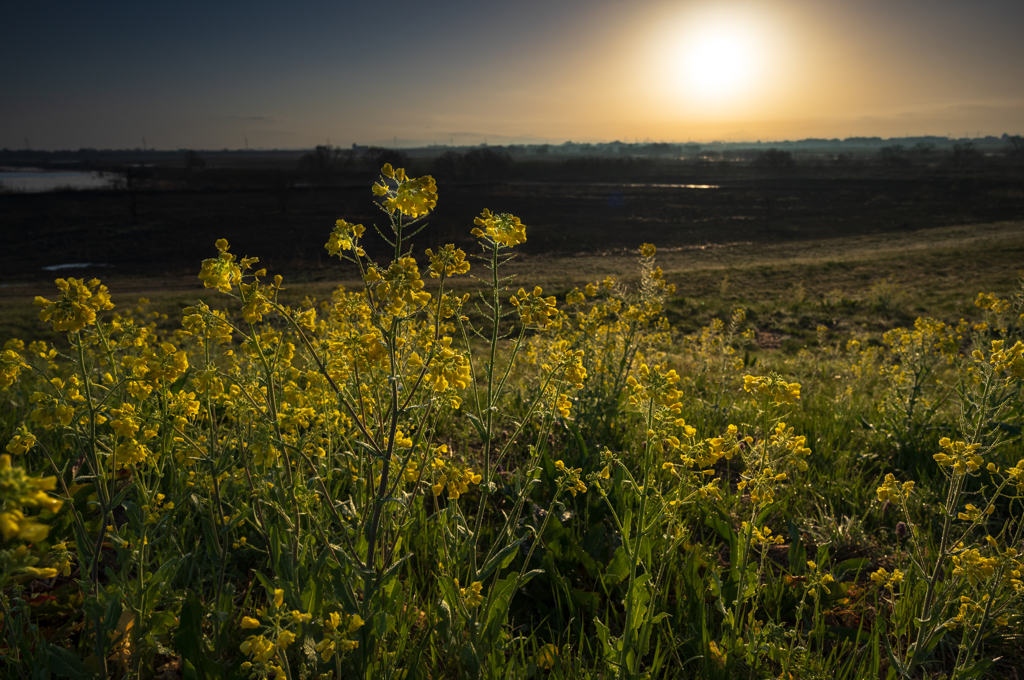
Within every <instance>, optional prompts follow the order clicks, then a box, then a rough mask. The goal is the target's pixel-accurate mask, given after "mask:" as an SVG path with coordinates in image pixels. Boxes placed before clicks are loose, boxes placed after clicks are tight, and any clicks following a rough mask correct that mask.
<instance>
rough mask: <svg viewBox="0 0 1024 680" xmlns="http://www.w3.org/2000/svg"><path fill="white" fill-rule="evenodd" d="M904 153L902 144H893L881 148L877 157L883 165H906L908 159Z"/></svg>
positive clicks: (908, 161)
mask: <svg viewBox="0 0 1024 680" xmlns="http://www.w3.org/2000/svg"><path fill="white" fill-rule="evenodd" d="M906 151H907V150H906V149H904V148H903V145H902V144H893V145H892V146H883V147H882V148H881V149H879V150H878V156H879V158H881V159H882V163H883V164H885V165H894V166H895V165H908V164H909V163H910V159H908V158H907V156H906Z"/></svg>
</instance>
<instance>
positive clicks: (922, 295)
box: [0, 222, 1024, 341]
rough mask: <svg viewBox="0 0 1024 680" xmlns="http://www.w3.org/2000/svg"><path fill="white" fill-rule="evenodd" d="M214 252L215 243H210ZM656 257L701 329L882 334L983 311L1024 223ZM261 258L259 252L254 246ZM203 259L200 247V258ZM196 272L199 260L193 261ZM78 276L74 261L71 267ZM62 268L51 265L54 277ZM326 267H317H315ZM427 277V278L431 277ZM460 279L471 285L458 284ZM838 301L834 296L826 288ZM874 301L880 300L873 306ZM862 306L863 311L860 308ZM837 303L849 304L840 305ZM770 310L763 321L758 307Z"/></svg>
mask: <svg viewBox="0 0 1024 680" xmlns="http://www.w3.org/2000/svg"><path fill="white" fill-rule="evenodd" d="M211 249H212V244H211ZM659 253H660V255H659V258H658V264H659V266H660V267H661V268H662V269H663V270H664V271H665V275H666V277H667V279H668V280H669V281H670V282H672V283H675V284H676V288H677V293H676V295H675V296H672V297H670V299H669V300H668V301H667V303H666V307H667V313H668V314H669V316H670V318H671V319H672V321H673V323H675V324H677V325H679V327H680V328H681V329H682V330H690V331H692V330H695V329H696V328H699V327H700V326H704V325H706V324H707V323H708V322H709V320H710V319H711V318H712V317H713V316H719V317H724V316H728V314H729V313H730V312H731V309H732V308H733V307H735V306H737V305H739V306H743V307H745V308H746V309H748V310H750V312H751V314H753V315H754V316H753V317H752V320H754V319H757V322H756V324H755V325H756V326H757V327H758V329H759V330H760V331H762V332H764V333H772V334H780V333H781V334H787V335H795V336H796V337H798V338H806V337H809V336H808V332H812V333H813V331H814V329H815V328H816V327H817V325H818V324H819V323H824V324H826V325H840V326H841V327H844V328H846V329H847V331H850V330H853V327H858V328H863V329H865V330H869V329H870V330H874V331H878V330H881V329H885V328H889V327H892V325H894V324H907V323H909V322H912V321H913V319H914V318H915V316H917V315H919V314H924V313H928V314H932V315H941V316H942V317H943V318H946V319H952V320H955V319H957V318H960V317H961V316H966V317H968V318H974V317H976V316H977V314H978V310H977V308H975V307H974V305H973V297H972V295H971V294H970V293H971V291H975V290H977V291H981V290H1003V291H1007V290H1011V289H1012V288H1013V286H1014V285H1015V281H1016V275H1017V270H1018V269H1019V268H1020V267H1021V266H1022V264H1021V263H1024V222H997V223H994V224H971V225H965V226H953V227H937V228H932V229H927V230H920V231H909V232H908V231H899V232H894V233H880V234H866V235H859V236H849V237H840V238H826V239H819V240H808V241H785V242H782V243H754V242H742V243H733V244H719V245H701V246H692V247H686V246H677V247H675V248H662V249H660V250H659ZM254 255H255V253H254ZM197 257H200V258H201V256H197ZM196 269H197V271H198V266H197V268H196ZM508 271H509V273H510V274H512V275H515V276H517V277H518V278H520V279H522V280H523V281H527V282H529V283H530V284H531V285H540V286H542V287H543V288H544V289H545V290H548V291H551V292H552V293H553V294H557V295H559V296H564V295H565V293H567V292H568V291H570V290H572V288H574V287H578V286H584V285H586V284H587V283H589V282H591V281H593V280H599V279H603V278H604V277H605V276H615V277H618V278H621V279H623V280H627V281H628V280H635V279H636V256H635V252H632V251H629V250H626V249H619V250H616V251H604V252H601V253H597V254H595V253H591V252H580V253H578V254H575V255H570V256H553V257H549V256H544V255H520V256H518V258H517V259H516V260H514V261H512V262H511V263H510V264H509V265H508ZM105 274H107V272H106V271H105V270H103V269H97V268H93V269H90V270H88V275H89V276H97V277H99V278H100V279H102V280H103V281H104V283H105V284H106V285H107V286H108V287H109V288H110V290H111V292H112V294H113V295H114V296H115V297H116V298H117V299H118V300H120V301H124V302H134V301H135V300H136V299H138V298H140V297H143V298H146V299H148V300H149V301H150V307H151V308H152V309H153V310H156V311H159V312H160V313H162V314H166V315H168V323H169V324H171V325H173V324H175V323H177V322H178V321H179V320H180V311H181V309H182V308H184V307H186V306H188V305H191V304H194V303H195V301H196V300H197V299H200V298H207V297H208V296H209V291H206V290H205V289H203V287H202V282H201V281H199V279H198V278H197V277H195V276H194V275H187V274H186V275H177V276H166V277H156V278H147V277H134V276H130V277H125V276H122V275H117V274H114V273H113V272H111V274H112V276H106V275H105ZM284 274H285V275H286V277H287V280H288V287H287V289H286V290H285V291H284V292H283V299H285V300H291V301H295V302H297V301H300V300H302V299H303V298H304V297H306V296H311V297H316V298H319V299H326V298H329V296H330V292H331V291H332V290H333V289H334V287H335V286H337V285H339V284H340V285H345V286H347V287H349V288H352V287H353V286H356V285H361V284H360V282H359V279H358V278H355V277H354V276H353V274H355V272H354V271H350V274H349V275H348V276H344V275H342V277H340V278H338V279H335V280H328V281H310V280H309V279H310V278H311V274H310V273H309V272H308V271H304V270H301V269H300V270H297V271H295V272H288V271H285V272H284ZM75 275H77V274H76V272H75V270H69V271H68V273H67V274H65V276H75ZM54 276H56V274H55V275H54ZM312 276H313V277H315V278H320V277H321V276H323V275H322V274H321V273H320V272H316V273H315V274H313V275H312ZM883 279H884V280H886V281H888V282H889V284H890V285H891V288H892V289H893V290H892V292H891V293H890V294H889V297H890V298H891V299H890V300H889V301H888V302H887V304H886V305H885V307H886V308H885V309H882V310H881V311H882V312H884V313H882V314H874V313H868V314H864V313H863V312H864V311H867V312H872V311H873V310H872V309H871V308H872V305H875V303H876V302H877V300H875V301H873V300H872V299H871V298H872V293H871V290H872V287H873V286H875V284H877V283H878V282H879V281H881V280H883ZM428 285H429V282H428ZM460 285H461V288H460V289H465V290H473V286H471V285H468V284H467V283H465V282H460ZM52 290H53V286H52V284H51V282H50V281H48V280H45V281H37V282H34V283H11V284H7V285H5V286H2V287H0V341H6V340H7V339H9V338H11V337H19V338H22V339H26V340H32V339H42V338H47V337H49V338H53V337H56V336H55V334H52V333H48V332H47V329H46V327H45V325H43V324H40V323H39V321H38V319H37V315H38V310H37V309H35V308H33V307H32V300H33V299H34V298H35V296H37V295H47V294H49V293H50V292H52ZM828 296H832V297H834V298H835V300H834V301H833V303H831V304H829V303H827V302H826V297H828ZM876 306H877V305H876ZM858 309H859V310H860V311H861V313H859V314H858V313H857V310H858ZM839 312H842V313H841V314H840V313H839ZM761 315H763V318H762V316H761Z"/></svg>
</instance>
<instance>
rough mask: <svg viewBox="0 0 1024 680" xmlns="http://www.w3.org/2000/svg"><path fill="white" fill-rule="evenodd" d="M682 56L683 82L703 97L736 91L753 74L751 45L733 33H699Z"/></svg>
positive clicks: (746, 84) (741, 87)
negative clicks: (700, 34) (684, 76)
mask: <svg viewBox="0 0 1024 680" xmlns="http://www.w3.org/2000/svg"><path fill="white" fill-rule="evenodd" d="M683 58H684V64H685V66H684V68H685V74H686V81H687V83H686V84H687V85H688V86H689V89H692V91H693V93H694V94H695V95H697V96H698V97H700V98H702V99H704V98H707V99H720V98H723V97H727V96H730V95H735V94H739V93H740V92H742V91H743V90H744V89H745V88H746V87H748V86H749V85H750V81H751V77H752V76H753V74H754V66H755V63H754V56H753V54H751V49H750V45H749V44H748V43H747V42H746V41H744V40H743V39H742V37H741V36H739V35H736V34H730V33H727V32H714V33H708V34H706V35H702V36H700V37H698V38H697V39H696V40H694V41H693V42H692V43H691V44H690V45H689V46H688V49H686V50H685V52H684V57H683Z"/></svg>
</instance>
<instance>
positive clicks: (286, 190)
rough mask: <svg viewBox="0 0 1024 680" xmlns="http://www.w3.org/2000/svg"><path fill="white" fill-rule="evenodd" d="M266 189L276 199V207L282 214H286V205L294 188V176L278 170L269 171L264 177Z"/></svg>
mask: <svg viewBox="0 0 1024 680" xmlns="http://www.w3.org/2000/svg"><path fill="white" fill-rule="evenodd" d="M266 182H267V187H268V188H269V189H270V193H272V194H273V195H274V198H276V199H277V206H278V208H279V209H280V210H281V212H282V213H287V212H288V204H289V202H290V201H291V198H292V190H293V189H294V188H295V175H294V174H292V173H290V172H288V171H287V170H282V169H280V168H277V169H274V170H271V171H270V173H269V174H268V175H267V176H266Z"/></svg>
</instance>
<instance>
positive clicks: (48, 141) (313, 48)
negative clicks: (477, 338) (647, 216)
mask: <svg viewBox="0 0 1024 680" xmlns="http://www.w3.org/2000/svg"><path fill="white" fill-rule="evenodd" d="M4 16H5V19H4V25H5V30H4V40H3V42H2V44H0V54H2V58H3V66H0V147H6V148H24V146H25V144H26V139H27V141H28V144H29V145H30V146H31V147H32V148H36V149H77V148H80V147H95V148H131V147H139V146H141V145H142V139H143V137H145V138H146V143H147V145H148V146H149V147H151V148H158V149H178V148H201V149H202V148H206V149H219V148H241V147H243V146H244V145H245V140H246V139H247V140H248V144H249V146H250V147H252V148H256V147H265V148H302V147H309V146H312V145H315V144H324V143H326V142H327V141H328V140H329V141H330V143H332V144H339V145H346V146H347V145H350V144H352V143H353V142H358V143H360V144H382V145H388V146H391V145H393V144H395V143H397V144H398V145H399V146H419V145H424V144H430V143H442V144H450V143H454V144H479V143H481V142H484V141H485V140H486V141H487V143H489V144H492V145H496V144H508V143H522V142H526V143H539V142H553V143H560V142H563V141H566V140H572V141H577V142H581V141H592V142H596V141H612V140H616V139H619V140H623V141H634V140H635V139H639V140H641V141H643V140H645V139H650V140H652V141H689V140H692V141H709V140H723V141H751V140H757V139H761V140H781V139H800V138H806V137H829V138H831V137H840V138H842V137H850V136H882V137H898V136H903V135H947V134H949V135H953V136H954V137H961V136H974V135H976V134H979V133H980V134H981V135H989V134H993V135H1000V134H1003V133H1010V134H1020V133H1022V132H1024V38H1022V29H1024V2H1021V1H1020V0H973V1H971V2H966V1H964V0H856V1H854V0H828V1H823V0H759V1H758V0H752V1H749V2H729V1H722V2H680V1H676V2H667V1H657V0H544V1H534V0H517V1H516V2H507V1H491V0H473V1H467V2H462V1H459V2H424V1H423V0H419V1H417V2H399V1H392V2H378V3H366V2H359V3H356V2H315V3H314V2H297V3H288V4H285V3H279V2H274V3H271V2H259V1H251V2H245V3H241V2H239V3H228V2H217V3H210V2H202V3H192V2H175V3H159V4H158V3H150V2H121V1H119V0H118V1H111V2H104V3H81V2H79V3H70V2H65V3H56V2H45V1H42V0H41V1H39V2H22V3H18V4H16V5H13V6H10V7H8V9H7V10H5V12H4ZM396 140H397V141H396Z"/></svg>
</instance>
